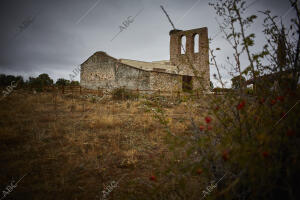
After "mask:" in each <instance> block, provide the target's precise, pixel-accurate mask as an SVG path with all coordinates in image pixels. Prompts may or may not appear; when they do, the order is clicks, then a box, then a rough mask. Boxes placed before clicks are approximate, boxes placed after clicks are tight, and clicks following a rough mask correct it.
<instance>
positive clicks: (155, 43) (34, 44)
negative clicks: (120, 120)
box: [0, 0, 294, 80]
mask: <svg viewBox="0 0 300 200" xmlns="http://www.w3.org/2000/svg"><path fill="white" fill-rule="evenodd" d="M208 2H209V1H208V0H0V10H1V12H0V15H1V17H0V25H1V32H0V44H1V46H0V73H5V74H13V75H22V76H23V77H24V78H25V79H27V78H28V77H29V76H38V75H39V74H41V73H48V74H49V75H50V76H51V78H53V79H54V80H56V79H57V78H66V79H69V74H71V73H72V70H73V69H75V68H76V67H77V66H78V65H80V64H81V63H83V62H84V61H85V60H86V59H87V58H88V57H89V56H91V55H92V54H93V53H94V52H96V51H105V52H107V53H108V54H109V55H111V56H113V57H115V58H127V59H134V60H142V61H156V60H168V59H169V31H170V30H171V25H170V23H169V22H168V20H167V18H166V16H165V15H164V13H163V12H162V10H161V8H160V5H163V6H164V7H165V9H166V11H167V12H168V13H169V15H170V17H171V19H172V20H173V22H174V24H175V27H176V28H177V29H181V30H188V29H194V28H200V27H208V33H209V37H212V36H215V35H216V34H217V33H218V32H219V29H218V25H217V22H216V20H215V17H216V14H215V11H214V10H213V8H212V7H210V6H209V5H208ZM253 2H254V3H253ZM252 3H253V4H252ZM247 4H248V5H251V4H252V5H251V7H250V8H249V11H248V12H249V13H251V12H256V11H258V10H266V9H269V10H271V11H272V12H273V13H274V14H276V15H279V16H282V15H285V18H284V20H285V19H286V20H287V19H288V18H290V17H291V16H292V15H293V14H294V13H293V11H291V12H288V11H289V8H290V4H289V1H288V0H249V1H247ZM136 14H138V16H136V18H135V19H134V21H133V22H132V23H131V24H130V25H129V27H128V28H127V29H125V30H123V31H122V32H121V33H120V34H119V35H117V37H115V39H114V40H112V38H114V36H115V35H116V34H117V33H118V32H119V31H120V28H119V26H121V25H122V22H123V21H125V20H126V19H127V18H128V17H129V16H132V17H134V16H135V15H136ZM259 24H261V21H259V20H258V22H257V23H256V25H255V27H254V29H253V30H254V31H255V32H256V34H257V37H258V38H257V39H258V43H260V44H262V41H263V39H264V38H263V35H262V34H260V33H261V26H260V25H259ZM111 40H112V41H111ZM210 47H211V48H215V47H220V48H221V51H220V52H218V57H217V59H218V62H220V63H224V64H226V63H225V62H224V61H225V58H226V57H227V55H230V50H229V48H228V44H227V42H226V41H225V40H224V39H223V38H222V34H218V35H217V37H215V38H214V40H213V42H212V43H211V45H210ZM213 73H215V69H214V67H211V69H210V74H211V79H213ZM222 73H223V74H224V76H225V77H227V78H228V76H227V75H225V73H226V71H224V70H223V71H222ZM76 78H77V80H79V76H77V77H76Z"/></svg>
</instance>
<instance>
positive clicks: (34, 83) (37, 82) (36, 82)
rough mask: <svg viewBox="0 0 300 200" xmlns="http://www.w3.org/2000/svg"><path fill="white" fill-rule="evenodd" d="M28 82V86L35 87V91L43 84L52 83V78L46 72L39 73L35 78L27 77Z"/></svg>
mask: <svg viewBox="0 0 300 200" xmlns="http://www.w3.org/2000/svg"><path fill="white" fill-rule="evenodd" d="M28 84H29V86H30V87H33V88H36V89H37V91H42V90H43V88H44V87H45V86H50V85H52V84H53V80H52V79H51V78H50V77H49V75H48V74H40V75H39V76H38V77H37V78H34V77H29V81H28Z"/></svg>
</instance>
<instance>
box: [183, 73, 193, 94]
mask: <svg viewBox="0 0 300 200" xmlns="http://www.w3.org/2000/svg"><path fill="white" fill-rule="evenodd" d="M192 89H193V84H192V77H191V76H182V91H184V92H190V91H192Z"/></svg>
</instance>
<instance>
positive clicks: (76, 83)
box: [70, 81, 79, 85]
mask: <svg viewBox="0 0 300 200" xmlns="http://www.w3.org/2000/svg"><path fill="white" fill-rule="evenodd" d="M70 85H79V82H78V81H71V83H70Z"/></svg>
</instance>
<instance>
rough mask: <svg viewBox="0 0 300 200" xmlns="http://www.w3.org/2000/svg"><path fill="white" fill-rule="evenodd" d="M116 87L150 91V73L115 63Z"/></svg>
mask: <svg viewBox="0 0 300 200" xmlns="http://www.w3.org/2000/svg"><path fill="white" fill-rule="evenodd" d="M115 72H116V75H115V76H116V84H117V87H126V88H128V89H133V90H136V89H138V90H149V89H150V72H149V71H144V70H140V69H136V68H133V67H130V66H128V65H126V64H123V63H116V65H115Z"/></svg>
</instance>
